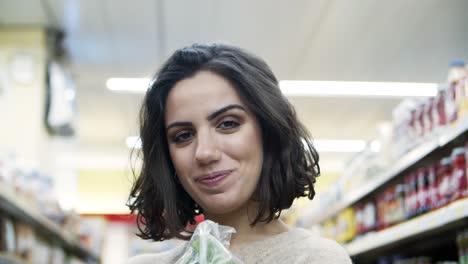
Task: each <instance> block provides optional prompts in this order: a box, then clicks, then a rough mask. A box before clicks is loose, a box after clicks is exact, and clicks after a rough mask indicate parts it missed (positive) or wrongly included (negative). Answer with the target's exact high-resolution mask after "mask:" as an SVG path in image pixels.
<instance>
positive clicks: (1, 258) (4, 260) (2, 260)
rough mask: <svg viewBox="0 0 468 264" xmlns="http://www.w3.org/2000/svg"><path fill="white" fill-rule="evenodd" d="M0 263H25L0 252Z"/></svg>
mask: <svg viewBox="0 0 468 264" xmlns="http://www.w3.org/2000/svg"><path fill="white" fill-rule="evenodd" d="M0 264H25V263H24V262H22V261H21V260H18V259H16V258H14V257H11V256H8V255H3V254H0Z"/></svg>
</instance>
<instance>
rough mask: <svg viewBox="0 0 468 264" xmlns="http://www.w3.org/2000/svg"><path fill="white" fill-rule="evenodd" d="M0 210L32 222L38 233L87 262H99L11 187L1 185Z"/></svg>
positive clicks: (72, 237) (28, 222)
mask: <svg viewBox="0 0 468 264" xmlns="http://www.w3.org/2000/svg"><path fill="white" fill-rule="evenodd" d="M0 210H1V211H5V212H7V213H8V214H10V215H11V216H12V217H14V218H16V219H20V220H21V221H24V222H25V223H27V224H30V225H31V226H33V227H34V228H35V229H36V230H37V232H38V233H40V234H42V235H43V236H45V237H47V238H48V239H50V240H53V241H57V242H58V243H59V244H60V245H61V246H62V247H63V248H64V249H65V250H66V251H67V252H69V253H70V254H72V255H75V256H76V257H78V258H80V259H82V260H84V261H87V262H91V263H92V262H98V259H99V258H98V257H97V256H96V255H95V254H94V253H92V252H90V251H89V250H88V249H86V248H84V247H83V246H81V245H80V243H79V242H78V241H77V240H76V239H75V238H74V236H73V235H72V234H71V233H70V232H65V231H63V230H60V228H59V227H58V226H57V225H56V224H55V223H53V222H52V221H50V220H49V219H47V218H46V217H45V216H43V215H42V214H41V213H40V212H38V210H35V209H34V208H31V206H29V205H28V204H27V203H25V202H24V201H23V200H21V199H18V198H17V197H16V196H15V194H14V193H13V192H12V191H11V190H10V189H8V188H6V187H5V186H1V185H0Z"/></svg>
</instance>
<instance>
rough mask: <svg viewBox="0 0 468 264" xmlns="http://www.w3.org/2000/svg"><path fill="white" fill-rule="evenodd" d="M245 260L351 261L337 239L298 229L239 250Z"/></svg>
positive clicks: (297, 263) (271, 261)
mask: <svg viewBox="0 0 468 264" xmlns="http://www.w3.org/2000/svg"><path fill="white" fill-rule="evenodd" d="M236 253H238V256H239V257H240V258H241V259H243V260H244V261H245V263H288V264H293V263H294V264H302V263H321V264H323V263H325V264H327V263H343V264H349V263H351V259H350V257H349V255H348V254H347V253H346V251H345V250H344V248H343V247H342V246H341V245H340V244H338V243H337V242H335V241H333V240H330V239H326V238H323V237H321V236H319V235H315V234H314V233H312V232H310V231H309V230H306V229H301V228H296V229H293V230H290V231H288V232H286V233H284V234H281V235H279V236H277V237H274V238H272V239H267V240H265V241H259V242H257V243H253V244H251V246H247V247H245V248H243V249H242V250H240V251H238V252H236Z"/></svg>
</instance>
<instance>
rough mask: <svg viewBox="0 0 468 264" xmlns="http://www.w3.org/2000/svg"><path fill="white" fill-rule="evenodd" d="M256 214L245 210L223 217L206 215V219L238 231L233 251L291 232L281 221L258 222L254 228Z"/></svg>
mask: <svg viewBox="0 0 468 264" xmlns="http://www.w3.org/2000/svg"><path fill="white" fill-rule="evenodd" d="M250 208H252V207H250ZM256 213H257V211H256V210H252V209H249V210H247V208H244V209H241V210H238V211H235V212H230V213H227V214H222V215H216V214H209V213H206V214H205V217H206V219H209V220H212V221H214V222H216V223H218V224H220V225H225V226H230V227H233V228H234V229H236V233H235V234H233V236H232V238H231V249H236V248H240V247H242V246H245V245H247V244H249V243H251V242H254V241H258V240H262V239H265V238H267V237H270V236H273V235H277V234H279V233H282V232H286V231H288V230H289V227H288V226H287V225H286V224H285V223H284V222H283V221H281V220H280V219H273V220H272V221H271V222H270V223H265V222H257V224H255V225H254V226H252V225H251V224H250V223H251V222H252V221H253V219H254V218H255V216H256Z"/></svg>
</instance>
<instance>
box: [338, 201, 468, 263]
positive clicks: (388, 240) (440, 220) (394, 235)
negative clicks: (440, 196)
mask: <svg viewBox="0 0 468 264" xmlns="http://www.w3.org/2000/svg"><path fill="white" fill-rule="evenodd" d="M467 218H468V198H465V199H464V200H460V201H456V202H453V203H451V204H449V205H448V206H446V207H443V208H440V209H438V210H436V211H433V212H429V213H426V214H424V215H421V216H419V217H416V218H414V219H411V220H408V221H405V222H403V223H400V224H398V225H396V226H393V227H390V228H387V229H384V230H382V231H379V232H374V233H369V234H367V235H364V236H363V237H360V238H358V239H356V240H355V241H352V242H350V243H348V244H346V245H345V248H346V250H347V251H348V253H349V254H350V255H351V256H355V255H359V254H363V253H368V252H371V251H374V250H377V249H379V248H382V247H384V246H390V245H392V244H394V243H397V242H400V241H402V240H404V239H409V238H414V237H417V236H419V235H421V234H424V233H427V232H433V231H437V230H438V229H440V228H443V227H444V228H446V227H447V226H448V225H450V224H454V223H456V222H459V221H464V223H465V225H466V224H467V223H468V222H467V221H468V220H467Z"/></svg>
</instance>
